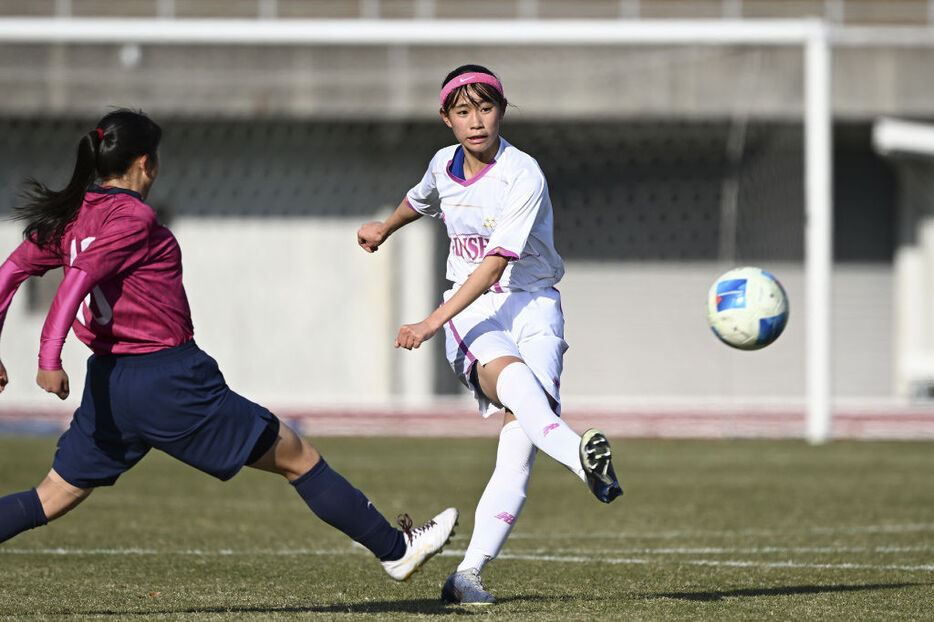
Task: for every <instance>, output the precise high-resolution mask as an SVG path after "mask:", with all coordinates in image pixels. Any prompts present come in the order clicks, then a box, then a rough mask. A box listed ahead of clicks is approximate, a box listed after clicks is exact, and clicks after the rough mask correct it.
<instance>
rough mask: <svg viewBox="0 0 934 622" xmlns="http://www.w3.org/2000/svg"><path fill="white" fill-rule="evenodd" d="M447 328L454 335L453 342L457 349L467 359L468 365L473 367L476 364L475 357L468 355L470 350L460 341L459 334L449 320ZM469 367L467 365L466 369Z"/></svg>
mask: <svg viewBox="0 0 934 622" xmlns="http://www.w3.org/2000/svg"><path fill="white" fill-rule="evenodd" d="M448 327H449V328H450V329H451V334H452V335H454V341H456V342H457V348H458V349H459V350H460V351H461V352H463V353H464V356H466V357H467V360H468V361H469V362H470V365H473V364H474V363H475V362H476V360H477V357H475V356H474V355H473V354H471V353H470V348H468V347H467V344H466V343H464V340H463V339H461V336H460V333H458V332H457V329H456V328H454V322H453V321H450V320H449V321H448ZM470 365H468V367H470Z"/></svg>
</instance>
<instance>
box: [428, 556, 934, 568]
mask: <svg viewBox="0 0 934 622" xmlns="http://www.w3.org/2000/svg"><path fill="white" fill-rule="evenodd" d="M442 555H444V553H442ZM499 559H515V560H522V561H544V562H559V563H560V562H563V563H582V564H588V563H589V564H594V563H598V564H659V563H662V564H672V563H674V564H688V565H692V566H727V567H733V568H820V569H827V570H907V571H934V564H918V565H902V564H851V563H839V564H819V563H812V562H794V561H782V562H760V561H749V560H728V559H722V560H716V559H683V560H678V561H670V562H665V561H660V560H657V559H639V558H626V557H584V556H561V555H512V554H506V555H500V556H499Z"/></svg>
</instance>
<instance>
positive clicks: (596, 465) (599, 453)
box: [580, 428, 623, 503]
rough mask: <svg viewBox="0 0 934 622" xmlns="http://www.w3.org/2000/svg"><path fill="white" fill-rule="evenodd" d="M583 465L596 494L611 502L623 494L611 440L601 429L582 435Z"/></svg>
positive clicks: (581, 455)
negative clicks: (617, 477) (611, 448)
mask: <svg viewBox="0 0 934 622" xmlns="http://www.w3.org/2000/svg"><path fill="white" fill-rule="evenodd" d="M580 458H581V466H582V467H584V474H585V475H586V476H587V485H588V486H589V487H590V490H591V492H593V494H594V496H595V497H596V498H597V499H599V500H600V501H603V502H604V503H609V502H610V501H612V500H613V499H615V498H616V497H618V496H620V495H622V494H623V489H622V488H621V487H620V485H619V481H618V480H617V479H616V471H614V470H613V458H612V453H611V452H610V442H609V441H607V440H606V437H605V436H604V435H603V433H601V432H600V431H599V430H597V429H594V428H591V429H589V430H587V431H586V432H584V434H583V436H581V444H580Z"/></svg>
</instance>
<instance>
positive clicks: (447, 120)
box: [438, 108, 454, 127]
mask: <svg viewBox="0 0 934 622" xmlns="http://www.w3.org/2000/svg"><path fill="white" fill-rule="evenodd" d="M438 113H439V114H440V115H441V120H442V121H444V124H445V125H447V126H448V127H454V126H453V125H452V124H451V118H450V117H449V116H448V113H447V111H446V110H445V109H444V108H440V109H439V110H438Z"/></svg>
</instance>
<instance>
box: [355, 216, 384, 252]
mask: <svg viewBox="0 0 934 622" xmlns="http://www.w3.org/2000/svg"><path fill="white" fill-rule="evenodd" d="M385 241H386V234H385V232H384V231H383V223H381V222H367V223H364V224H363V226H362V227H360V230H359V231H357V244H359V245H360V248H362V249H363V250H365V251H366V252H368V253H375V252H376V251H377V250H378V249H379V245H380V244H382V243H383V242H385Z"/></svg>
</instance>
